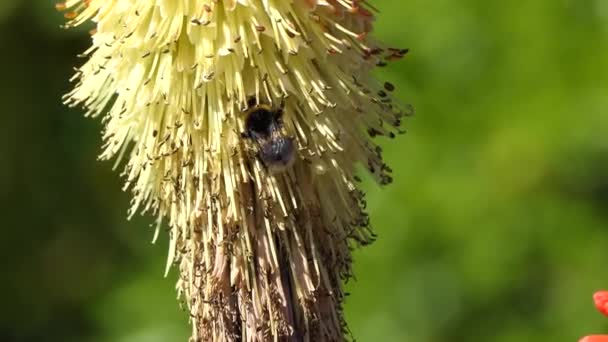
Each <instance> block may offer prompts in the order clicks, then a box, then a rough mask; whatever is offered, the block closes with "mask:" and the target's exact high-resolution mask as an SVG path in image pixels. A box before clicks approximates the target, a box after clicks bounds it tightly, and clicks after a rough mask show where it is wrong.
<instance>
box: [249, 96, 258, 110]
mask: <svg viewBox="0 0 608 342" xmlns="http://www.w3.org/2000/svg"><path fill="white" fill-rule="evenodd" d="M257 104H258V100H257V99H256V97H255V96H253V95H251V96H249V98H248V99H247V106H248V107H249V108H251V107H253V106H255V105H257Z"/></svg>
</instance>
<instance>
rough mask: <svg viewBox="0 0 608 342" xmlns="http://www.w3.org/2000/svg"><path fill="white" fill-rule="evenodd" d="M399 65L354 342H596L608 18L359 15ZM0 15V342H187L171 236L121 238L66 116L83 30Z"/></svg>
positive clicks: (604, 273) (586, 8)
mask: <svg viewBox="0 0 608 342" xmlns="http://www.w3.org/2000/svg"><path fill="white" fill-rule="evenodd" d="M373 3H374V5H375V6H376V7H378V8H379V9H380V10H381V13H380V14H379V18H378V20H377V26H376V32H375V34H376V36H377V37H378V38H380V39H381V40H383V41H385V42H387V43H388V44H389V45H391V46H398V47H408V48H410V49H411V53H410V55H408V56H407V58H405V60H403V61H400V62H397V63H395V64H392V65H391V66H390V67H388V68H386V69H382V70H379V71H378V77H379V78H380V79H382V80H390V81H391V82H392V83H394V84H395V85H396V87H397V90H396V92H397V93H398V95H399V96H400V97H401V98H402V99H403V100H404V101H405V102H408V103H411V104H412V105H413V106H414V107H415V108H416V115H415V116H414V117H413V118H412V119H408V120H407V121H406V122H405V126H406V128H407V130H408V133H407V134H406V135H405V136H402V137H400V138H399V139H397V140H396V141H390V142H389V141H386V143H384V144H383V145H384V146H385V154H386V158H387V162H388V164H390V165H391V166H392V167H393V169H394V170H395V182H394V184H393V185H391V186H389V187H385V188H379V187H378V186H376V185H375V184H372V183H370V182H368V183H366V184H365V188H366V190H367V193H368V203H369V211H370V214H371V217H372V222H373V224H374V227H375V229H376V232H377V233H378V235H379V238H378V240H377V242H376V243H375V244H373V245H372V246H370V247H367V248H365V249H362V250H359V251H357V252H356V253H355V270H356V276H357V279H356V281H351V282H350V283H349V284H348V286H347V287H348V290H349V292H350V293H351V295H350V297H349V298H348V301H347V303H346V315H347V319H348V320H349V322H350V328H351V330H352V332H353V334H354V336H355V337H356V338H357V340H358V341H362V342H367V341H412V342H440V341H497V342H511V341H512V342H515V341H517V342H519V341H576V340H577V339H578V338H579V337H580V336H582V335H585V334H588V333H598V332H607V333H608V324H606V322H604V321H603V320H602V318H601V317H599V315H598V314H596V313H595V312H594V309H593V307H592V304H591V299H590V298H591V293H592V292H593V291H594V290H596V289H599V288H602V287H608V269H607V268H606V267H605V265H606V263H605V262H606V261H607V260H608V248H606V247H607V246H608V211H607V209H608V139H607V136H606V133H605V132H606V131H607V130H608V113H607V108H608V3H606V1H605V0H587V1H561V0H537V1H524V0H520V1H503V2H488V1H482V0H462V1H447V0H437V1H428V0H408V1H395V0H393V1H389V0H377V1H373ZM61 22H62V18H61V15H60V14H58V13H55V12H54V9H53V4H52V3H51V2H48V1H46V0H44V1H43V0H36V1H29V2H19V1H16V0H3V1H2V2H1V4H0V46H1V47H2V51H3V52H2V54H0V71H1V73H0V75H2V77H0V87H1V89H2V91H1V92H0V104H1V108H2V111H3V114H2V118H3V120H2V121H1V122H2V124H1V125H0V127H1V128H0V132H1V133H2V134H1V136H2V137H3V143H2V144H0V166H2V167H0V201H1V202H0V203H1V204H2V208H3V215H2V218H3V220H2V222H3V227H2V230H3V232H2V235H1V237H0V241H1V243H2V248H1V249H0V253H1V257H2V260H3V274H4V276H3V281H2V282H0V293H2V294H3V297H4V298H3V309H2V310H1V311H0V337H1V339H2V340H3V341H91V342H93V341H129V342H131V341H134V342H138V341H185V340H186V339H187V336H188V334H189V331H188V330H189V328H188V326H187V323H186V316H185V313H183V312H181V311H180V310H179V308H178V306H177V303H176V301H175V293H174V289H173V285H174V278H175V272H173V273H172V275H171V276H170V277H169V278H167V279H165V278H163V277H162V273H163V269H164V257H165V253H166V244H167V241H166V237H165V238H164V239H161V241H160V242H159V243H158V244H157V245H150V243H149V241H150V239H151V237H152V230H151V229H150V228H149V227H148V225H149V223H150V220H148V219H147V218H136V219H134V220H132V221H126V209H127V207H128V201H129V196H128V194H127V193H124V192H121V191H120V188H121V185H122V181H121V180H120V179H119V177H118V175H117V173H114V172H112V171H111V164H110V163H99V162H97V161H96V155H97V153H98V151H99V145H100V137H99V135H100V134H99V132H100V127H101V125H100V123H99V122H98V121H95V120H88V119H85V118H83V117H82V115H81V114H82V113H81V112H80V111H78V110H71V109H67V108H65V107H63V106H62V105H61V103H60V97H61V95H62V94H63V93H65V92H66V91H68V89H69V88H70V84H69V83H68V82H67V79H68V77H69V76H70V75H71V73H72V71H71V68H72V66H76V65H78V64H79V63H81V60H78V59H77V58H76V57H75V56H76V54H78V53H79V52H81V51H82V50H84V49H85V48H86V46H87V44H88V38H87V35H86V30H73V31H63V30H61V29H59V28H58V26H59V24H60V23H61Z"/></svg>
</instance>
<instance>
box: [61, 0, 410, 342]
mask: <svg viewBox="0 0 608 342" xmlns="http://www.w3.org/2000/svg"><path fill="white" fill-rule="evenodd" d="M58 8H59V9H60V10H63V11H65V13H66V14H65V15H66V17H67V18H68V19H69V22H68V24H67V26H68V27H73V26H77V25H80V24H82V23H84V22H87V21H89V20H90V21H92V22H93V23H94V24H95V26H96V29H95V30H94V32H92V46H91V48H89V49H88V50H87V51H85V52H84V54H83V56H84V57H86V58H87V61H86V62H85V63H84V65H82V66H81V67H80V68H78V70H77V72H76V75H75V76H74V78H73V80H74V81H76V82H77V83H76V85H75V87H74V90H73V91H72V92H70V93H69V94H67V95H66V97H65V102H66V104H68V105H70V106H83V107H84V108H85V110H86V113H87V115H88V116H92V117H98V116H102V117H103V122H104V125H105V129H104V132H103V139H104V142H105V143H104V146H103V151H102V153H101V155H100V159H102V160H109V159H115V165H116V166H118V165H121V163H122V161H125V163H126V166H125V169H124V172H123V176H124V177H125V179H126V183H125V190H126V189H129V190H130V191H131V192H132V193H133V199H132V203H131V208H130V212H129V214H130V216H132V215H134V214H135V213H137V212H141V213H152V214H153V215H154V216H155V217H156V225H155V227H156V231H155V234H154V240H156V238H157V237H158V235H159V231H160V228H161V227H162V226H167V227H168V232H169V238H170V244H169V246H170V247H169V252H168V261H167V270H166V271H167V272H169V270H170V268H171V267H172V266H176V267H177V268H178V269H179V280H178V282H177V285H176V287H177V292H178V296H179V298H180V299H181V300H182V301H183V303H184V308H185V309H186V310H187V311H188V313H189V317H190V322H191V324H192V337H191V340H192V341H236V340H242V341H266V340H281V341H283V340H285V341H287V340H289V341H342V340H344V339H345V336H346V334H347V328H346V323H345V321H344V317H343V314H342V303H343V301H344V297H345V294H344V291H343V288H342V285H343V282H344V281H345V280H347V279H349V278H350V277H351V273H352V269H351V262H352V257H351V250H352V249H353V248H355V247H357V246H361V245H367V244H369V243H370V242H372V241H373V239H374V234H373V232H372V230H371V228H370V225H369V218H368V215H367V214H366V212H365V205H366V203H365V199H364V194H363V193H362V192H361V191H360V190H359V189H358V187H357V183H358V182H360V178H359V176H358V175H357V172H356V166H357V165H364V166H365V167H366V168H367V169H368V171H369V173H370V174H371V175H372V177H374V178H375V179H376V180H377V181H378V182H379V183H380V184H388V183H390V182H391V181H392V178H391V175H390V173H391V170H390V168H389V167H388V166H387V165H386V164H385V163H384V162H383V160H382V155H381V152H382V151H381V148H380V147H379V146H378V145H377V143H376V142H374V139H372V138H374V137H376V136H387V137H395V135H396V134H399V133H402V131H401V130H400V129H399V126H400V124H401V119H402V117H403V116H404V115H405V114H407V112H405V111H404V110H403V109H404V107H403V106H399V105H397V104H396V103H395V101H394V100H393V98H392V95H391V92H392V91H393V90H394V86H393V85H392V84H390V83H385V84H378V83H377V82H376V81H375V80H373V78H372V77H371V76H370V71H371V70H372V69H373V68H374V67H376V66H384V65H386V63H387V62H388V61H391V60H395V59H400V58H401V57H403V56H404V55H405V53H406V52H407V50H401V49H387V48H382V47H381V46H380V45H379V44H377V43H376V42H375V41H374V40H372V39H371V38H370V37H369V33H370V32H371V29H372V22H373V19H374V16H373V14H372V12H373V7H371V5H370V4H369V3H367V2H366V1H355V0H327V1H322V0H318V1H317V0H291V1H287V0H238V1H237V0H155V1H152V0H68V1H66V2H64V3H61V4H59V5H58ZM256 106H268V107H271V108H278V107H281V112H282V116H281V117H280V118H278V116H277V118H274V119H273V120H276V124H277V127H279V128H280V129H279V128H277V131H279V130H280V134H281V135H284V136H288V137H289V141H293V144H294V155H295V157H294V159H295V161H294V162H293V165H291V164H290V166H289V167H287V168H286V169H285V170H281V171H277V172H275V171H273V169H272V168H269V165H268V162H266V161H265V160H262V159H261V158H260V157H259V156H260V144H259V141H257V144H256V139H247V138H244V136H245V135H246V134H244V133H247V131H248V129H249V127H248V125H247V120H248V116H249V115H251V114H250V113H251V112H252V107H253V108H256ZM250 136H256V135H255V134H254V135H250ZM286 141H287V140H286ZM264 143H265V144H271V143H273V141H272V140H269V141H267V142H264ZM272 146H274V145H271V147H272Z"/></svg>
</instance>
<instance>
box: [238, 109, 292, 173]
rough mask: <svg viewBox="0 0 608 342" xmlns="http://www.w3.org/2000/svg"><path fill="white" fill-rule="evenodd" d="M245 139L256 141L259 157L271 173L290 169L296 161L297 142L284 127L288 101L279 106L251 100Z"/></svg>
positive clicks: (243, 134) (246, 112)
mask: <svg viewBox="0 0 608 342" xmlns="http://www.w3.org/2000/svg"><path fill="white" fill-rule="evenodd" d="M247 106H248V108H247V109H246V110H245V114H246V116H245V131H244V132H242V133H241V136H242V137H243V138H247V139H250V140H252V141H253V142H254V143H255V145H256V149H257V157H258V158H259V160H260V161H261V162H262V164H264V166H265V167H266V169H267V170H269V171H270V172H272V173H278V172H282V171H284V170H286V169H287V168H289V167H290V166H291V165H292V164H293V162H294V161H295V157H296V151H295V142H294V139H293V138H292V137H289V136H287V135H285V133H284V131H285V128H284V127H283V120H282V116H283V109H284V102H281V105H280V106H278V107H273V106H270V105H268V104H263V103H260V104H258V103H257V100H256V98H255V97H253V98H250V99H249V101H247Z"/></svg>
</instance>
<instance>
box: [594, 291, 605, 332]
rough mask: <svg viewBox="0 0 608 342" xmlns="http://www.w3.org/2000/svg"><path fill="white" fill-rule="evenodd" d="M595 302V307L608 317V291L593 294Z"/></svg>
mask: <svg viewBox="0 0 608 342" xmlns="http://www.w3.org/2000/svg"><path fill="white" fill-rule="evenodd" d="M593 301H594V302H595V307H596V308H597V309H598V310H599V311H600V312H601V313H602V314H603V315H604V316H608V291H597V292H596V293H594V294H593ZM607 341H608V340H607Z"/></svg>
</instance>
